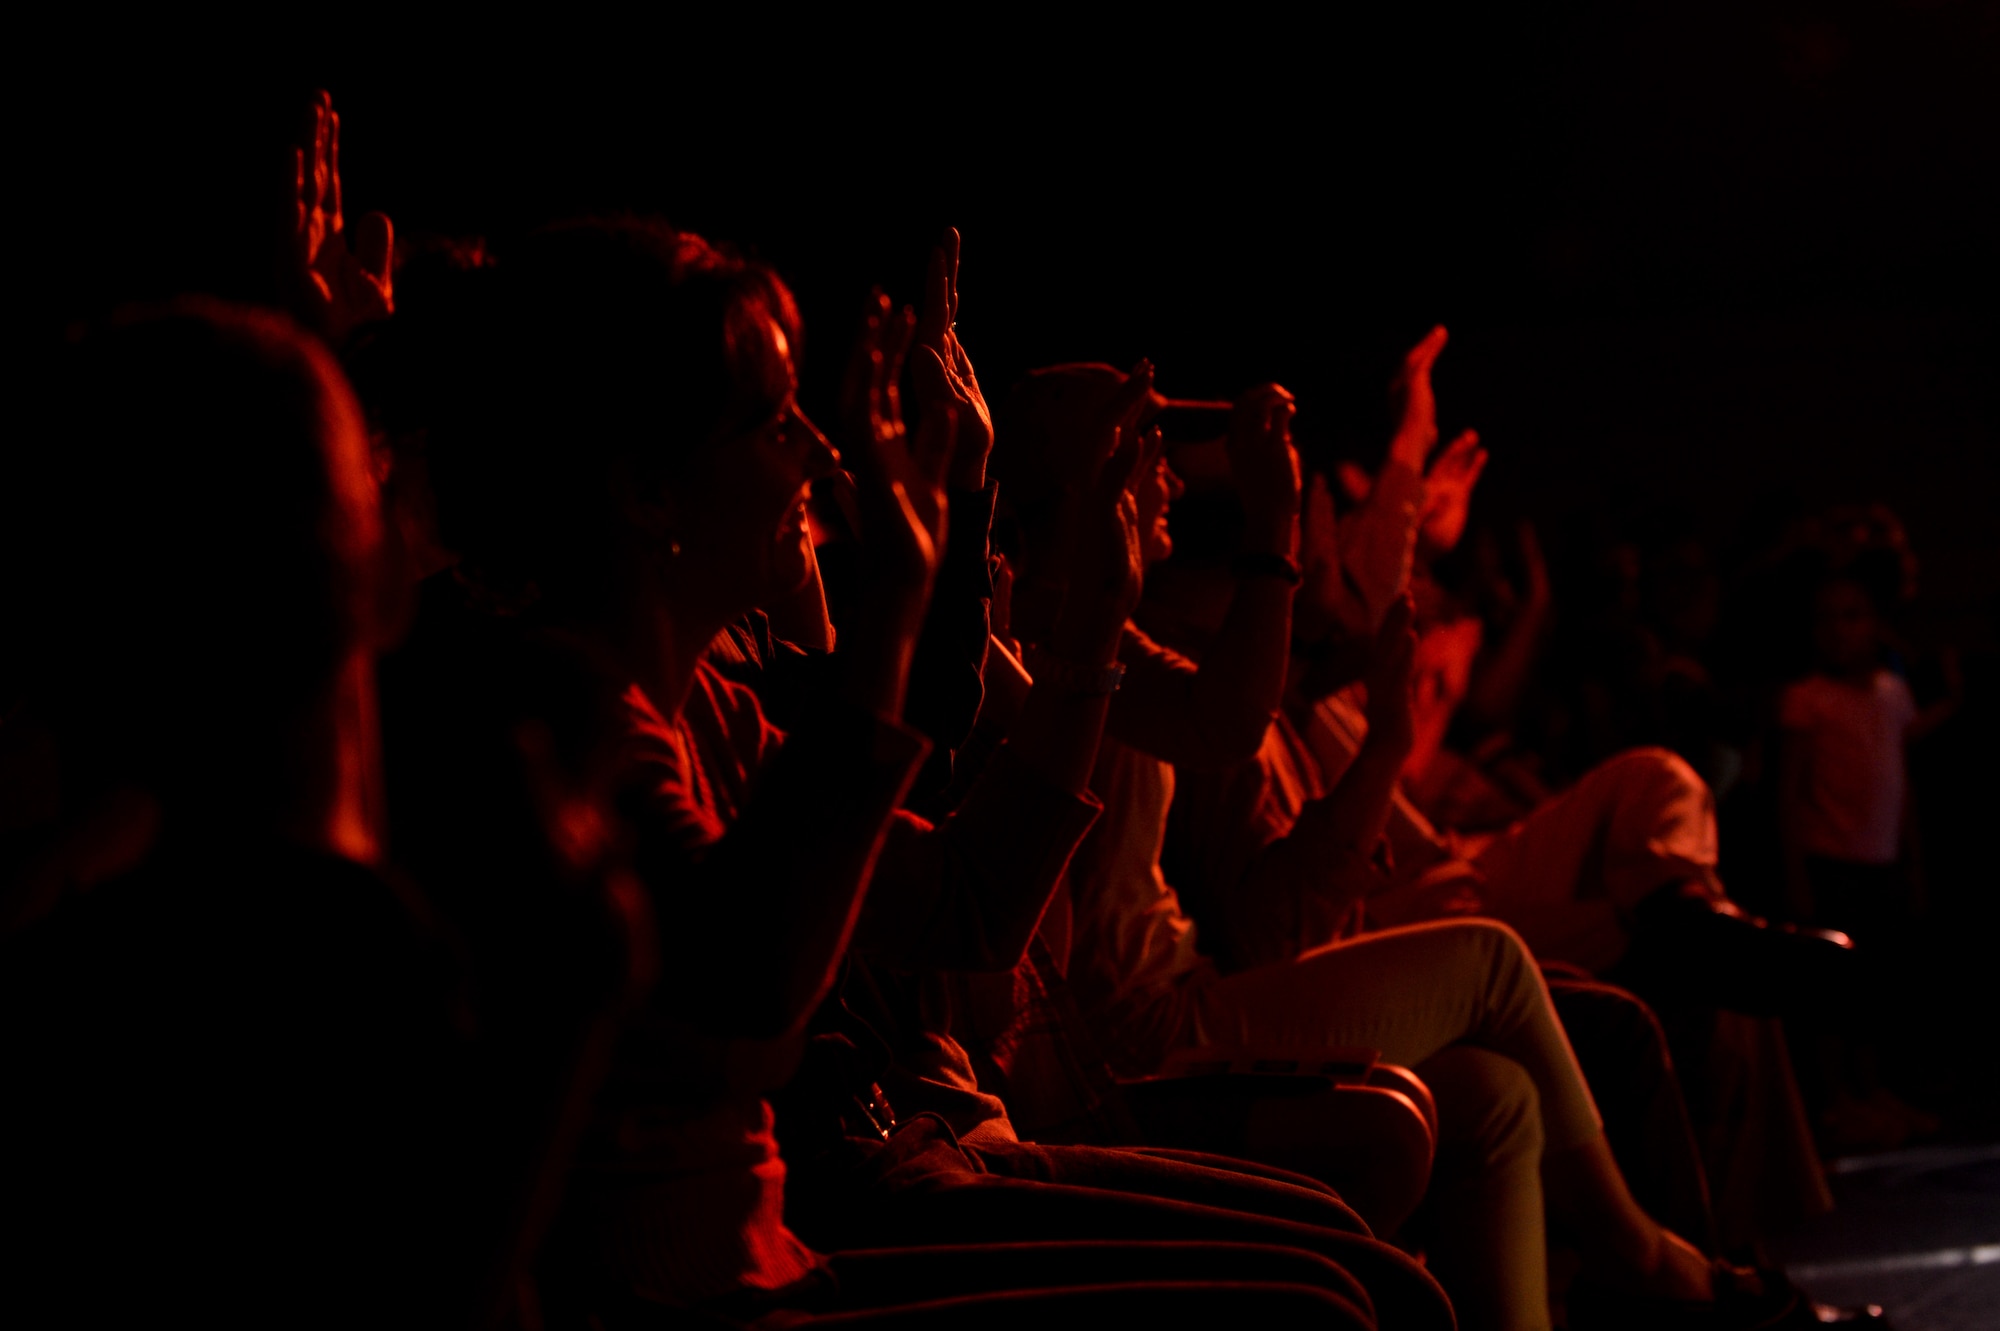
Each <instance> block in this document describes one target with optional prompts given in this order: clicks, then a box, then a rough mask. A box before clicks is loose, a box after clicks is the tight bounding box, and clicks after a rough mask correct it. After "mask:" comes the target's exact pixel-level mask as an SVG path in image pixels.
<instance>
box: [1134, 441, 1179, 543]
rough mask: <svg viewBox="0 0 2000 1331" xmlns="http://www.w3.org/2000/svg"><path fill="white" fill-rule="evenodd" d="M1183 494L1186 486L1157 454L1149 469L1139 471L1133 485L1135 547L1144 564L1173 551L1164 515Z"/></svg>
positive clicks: (1163, 457)
mask: <svg viewBox="0 0 2000 1331" xmlns="http://www.w3.org/2000/svg"><path fill="white" fill-rule="evenodd" d="M1186 493H1187V486H1186V485H1184V484H1182V482H1181V478H1180V477H1179V476H1177V475H1175V474H1174V469H1173V467H1172V466H1171V465H1170V464H1169V463H1168V462H1167V459H1166V456H1165V455H1164V454H1162V455H1161V457H1160V459H1159V461H1157V462H1156V463H1154V464H1153V466H1152V469H1151V470H1150V471H1146V472H1142V474H1141V475H1140V477H1139V480H1138V482H1137V483H1136V484H1135V485H1134V486H1133V498H1135V499H1137V500H1138V501H1139V548H1140V550H1141V552H1142V553H1143V554H1144V555H1145V559H1146V567H1148V568H1151V567H1152V566H1153V565H1155V564H1158V563H1161V562H1163V561H1164V560H1165V559H1166V558H1167V557H1168V556H1170V555H1172V554H1173V552H1174V538H1173V536H1172V534H1171V533H1169V532H1168V530H1167V514H1168V511H1169V510H1170V509H1172V507H1173V504H1174V501H1175V500H1176V499H1179V498H1180V497H1181V496H1182V495H1184V494H1186Z"/></svg>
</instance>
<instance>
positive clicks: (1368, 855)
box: [1237, 597, 1416, 945]
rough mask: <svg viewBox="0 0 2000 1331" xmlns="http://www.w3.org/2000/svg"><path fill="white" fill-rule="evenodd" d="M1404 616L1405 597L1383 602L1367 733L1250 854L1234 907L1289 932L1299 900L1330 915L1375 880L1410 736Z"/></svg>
mask: <svg viewBox="0 0 2000 1331" xmlns="http://www.w3.org/2000/svg"><path fill="white" fill-rule="evenodd" d="M1411 619H1412V609H1411V606H1410V602H1409V599H1408V598H1407V597H1405V598H1404V599H1403V600H1401V601H1399V602H1398V603H1397V604H1396V605H1394V606H1391V607H1390V611H1389V616H1388V618H1387V619H1385V620H1384V621H1383V624H1382V632H1381V633H1380V635H1378V638H1377V643H1376V653H1375V665H1374V668H1373V669H1372V670H1371V671H1370V674H1369V680H1368V735H1367V738H1366V739H1365V740H1363V742H1362V744H1361V748H1360V751H1359V752H1358V753H1356V754H1355V756H1354V761H1353V762H1352V763H1350V764H1349V765H1348V767H1347V770H1346V771H1345V772H1343V773H1342V774H1341V776H1340V780H1339V783H1338V784H1337V785H1336V786H1335V787H1334V788H1333V790H1332V791H1330V792H1329V793H1328V794H1326V795H1325V796H1323V797H1321V798H1319V799H1316V800H1314V801H1312V802H1311V803H1309V804H1307V805H1306V806H1305V808H1304V809H1303V810H1301V811H1300V813H1299V817H1298V820H1297V821H1296V822H1295V823H1294V824H1293V826H1292V830H1291V831H1290V832H1289V833H1287V834H1286V835H1285V836H1283V837H1281V838H1279V839H1278V840H1276V841H1273V842H1271V843H1270V844H1269V845H1268V846H1266V847H1264V849H1263V850H1262V851H1260V852H1259V853H1258V854H1257V855H1256V856H1255V857H1254V858H1253V859H1252V860H1251V862H1250V864H1249V866H1248V867H1247V868H1246V870H1245V871H1244V875H1243V878H1242V881H1241V883H1240V884H1239V886H1238V889H1237V892H1238V894H1239V895H1240V897H1241V899H1242V901H1241V909H1242V911H1244V912H1246V913H1249V914H1253V915H1261V916H1265V917H1270V916H1272V915H1273V914H1274V913H1275V916H1276V918H1277V919H1278V920H1281V921H1284V922H1286V923H1288V924H1293V927H1292V928H1289V929H1288V930H1287V932H1288V933H1296V932H1299V930H1298V928H1297V925H1296V923H1295V922H1297V921H1302V920H1303V919H1305V917H1306V915H1307V914H1308V910H1307V907H1306V905H1305V904H1304V900H1303V899H1306V898H1310V899H1311V904H1310V912H1309V913H1310V914H1311V915H1312V916H1313V917H1315V918H1319V919H1330V918H1335V917H1338V916H1340V915H1343V914H1344V913H1345V912H1346V911H1347V910H1348V909H1349V908H1350V907H1352V906H1353V905H1354V903H1355V902H1357V901H1359V900H1360V899H1361V898H1362V897H1363V896H1364V895H1366V894H1367V893H1368V892H1369V891H1370V890H1371V889H1372V888H1377V887H1379V886H1381V885H1382V883H1383V881H1384V880H1383V878H1382V876H1381V875H1380V874H1379V873H1378V872H1377V871H1376V863H1377V860H1378V847H1379V845H1380V843H1381V840H1382V834H1383V829H1384V827H1385V826H1386V824H1387V822H1388V818H1389V806H1390V803H1391V801H1392V800H1393V799H1394V798H1395V794H1396V781H1397V777H1398V776H1399V775H1400V774H1401V772H1402V769H1403V763H1404V761H1405V760H1406V759H1407V758H1408V757H1409V752H1410V746H1411V744H1412V743H1413V741H1414V716H1413V709H1412V702H1411V697H1410V682H1411V678H1412V674H1413V664H1414V662H1413V657H1414V654H1415V650H1416V637H1415V635H1414V634H1413V633H1412V632H1411V627H1410V624H1411ZM1300 941H1302V942H1304V943H1305V944H1306V945H1310V943H1311V942H1312V941H1313V940H1311V939H1301V940H1300Z"/></svg>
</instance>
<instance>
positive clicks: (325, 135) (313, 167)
mask: <svg viewBox="0 0 2000 1331" xmlns="http://www.w3.org/2000/svg"><path fill="white" fill-rule="evenodd" d="M301 138H302V140H303V141H302V142H300V143H298V144H295V145H294V146H293V148H292V208H291V236H290V244H289V246H288V249H287V257H288V262H289V264H290V270H289V272H288V273H287V277H286V280H287V284H288V286H289V287H290V298H291V301H292V306H293V309H292V312H293V313H294V314H295V315H296V316H297V317H298V319H299V321H300V322H301V323H303V324H305V325H306V326H307V327H309V328H311V329H312V330H313V331H314V332H316V333H318V334H319V335H320V336H321V337H323V338H325V339H326V340H327V342H328V343H330V344H331V345H333V346H335V347H339V346H341V345H342V344H344V343H345V342H346V341H347V339H348V337H349V336H351V335H352V334H353V332H354V331H355V330H356V329H357V328H360V327H361V326H362V325H364V324H369V323H374V322H377V321H379V320H382V319H386V318H388V317H389V316H390V315H391V314H393V313H394V312H395V309H396V301H395V288H394V284H393V280H392V275H393V273H394V270H395V248H396V242H395V227H394V226H393V225H392V224H391V223H390V221H389V218H388V216H387V214H384V213H368V214H367V215H365V216H363V217H362V218H361V220H360V221H359V222H358V223H356V224H355V226H354V228H353V230H352V232H350V231H349V230H348V227H347V222H346V217H345V215H344V213H343V211H342V204H341V181H340V113H339V112H337V111H335V110H334V109H333V98H332V97H331V96H330V95H329V94H327V93H325V92H319V93H316V94H314V96H313V99H312V106H311V108H310V110H309V112H308V115H307V124H306V125H305V126H304V127H303V133H302V135H301Z"/></svg>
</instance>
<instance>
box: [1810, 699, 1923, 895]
mask: <svg viewBox="0 0 2000 1331" xmlns="http://www.w3.org/2000/svg"><path fill="white" fill-rule="evenodd" d="M1916 716H1917V703H1916V699H1914V698H1913V697H1911V696H1910V686H1909V685H1908V684H1906V683H1904V682H1903V678H1902V676H1900V675H1897V674H1895V673H1894V672H1892V671H1889V670H1877V671H1876V672H1875V673H1874V675H1873V676H1872V677H1870V679H1869V680H1868V682H1867V683H1866V684H1853V683H1848V682H1846V681H1843V680H1838V679H1830V678H1828V677H1827V676H1824V675H1813V676H1811V677H1809V678H1806V679H1802V680H1800V681H1799V682H1798V683H1796V684H1793V685H1790V686H1789V687H1787V688H1786V689H1785V691H1784V693H1783V694H1781V695H1780V696H1779V699H1778V724H1779V725H1780V726H1783V727H1784V728H1785V729H1786V730H1787V731H1790V732H1791V735H1790V738H1791V740H1792V741H1793V742H1796V743H1799V744H1803V745H1804V746H1805V753H1806V759H1805V808H1804V810H1803V811H1802V813H1801V815H1800V829H1799V830H1800V842H1801V845H1802V848H1803V849H1804V850H1805V852H1806V853H1807V854H1808V855H1819V856H1824V857H1826V858H1828V859H1835V860H1847V861H1850V862H1852V863H1858V864H1894V863H1895V862H1896V861H1897V860H1898V859H1899V858H1901V855H1902V832H1903V786H1904V781H1905V769H1904V765H1903V744H1904V741H1905V739H1906V738H1907V737H1908V735H1909V730H1910V723H1911V722H1912V721H1914V720H1915V719H1916Z"/></svg>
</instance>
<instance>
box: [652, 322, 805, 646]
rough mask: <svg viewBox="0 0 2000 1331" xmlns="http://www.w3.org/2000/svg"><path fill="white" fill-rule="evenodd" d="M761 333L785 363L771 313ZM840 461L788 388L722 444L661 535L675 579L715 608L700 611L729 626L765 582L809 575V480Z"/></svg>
mask: <svg viewBox="0 0 2000 1331" xmlns="http://www.w3.org/2000/svg"><path fill="white" fill-rule="evenodd" d="M763 323H764V331H765V334H766V336H767V337H769V338H770V340H771V343H772V345H773V346H774V347H775V348H776V351H777V354H778V355H779V356H780V357H781V358H782V359H783V360H784V362H785V364H786V366H787V368H788V370H789V367H790V365H791V348H790V344H789V342H788V341H787V339H786V337H785V334H784V330H783V329H781V328H779V327H778V325H777V323H776V321H775V320H771V319H766V320H764V321H763ZM839 468H840V454H839V453H837V452H835V451H834V448H833V446H832V445H831V444H829V443H828V442H827V441H826V436H825V435H823V434H821V433H820V431H819V429H818V427H816V426H815V425H814V424H813V423H812V422H811V421H810V420H808V419H807V418H806V415H805V413H804V412H802V411H800V410H799V406H798V402H797V400H796V398H795V396H794V395H793V394H792V393H787V395H786V397H785V400H784V402H783V404H782V405H781V406H780V407H779V409H778V410H777V411H776V412H775V413H773V414H772V416H771V418H770V419H768V420H767V421H765V422H764V423H763V424H762V425H761V426H759V427H758V428H757V429H755V430H753V431H751V432H750V433H748V434H746V435H744V436H742V437H740V438H738V439H735V440H731V441H729V442H728V443H725V444H724V445H723V446H722V447H720V448H719V449H717V450H716V452H715V455H714V460H713V462H712V464H711V465H710V467H709V468H708V469H707V474H706V475H704V476H703V477H702V478H701V482H700V483H699V485H698V487H696V489H697V492H695V493H689V494H687V495H685V496H675V497H674V498H675V499H678V500H679V502H674V503H672V507H673V508H674V509H676V510H678V511H677V512H676V513H675V515H674V516H675V517H676V518H678V519H680V520H679V521H678V522H676V523H675V524H674V529H673V530H671V531H670V532H669V533H668V536H669V539H670V541H671V542H672V543H674V544H678V545H679V546H680V547H681V548H680V552H679V553H678V554H675V553H673V551H672V545H671V544H670V545H669V549H668V558H669V567H670V568H672V567H673V566H674V565H676V564H679V565H685V568H684V569H675V570H674V582H675V583H676V585H677V587H679V588H681V589H683V591H684V594H685V595H687V596H689V597H699V598H700V599H702V600H704V601H707V602H709V603H710V605H712V606H713V610H712V611H711V613H710V615H707V616H704V618H719V622H722V623H727V622H728V621H729V620H730V619H733V618H735V616H737V615H739V614H742V613H743V612H744V611H745V610H748V609H750V608H751V607H753V606H755V605H756V604H757V603H758V601H759V600H760V599H762V598H763V597H764V596H765V595H766V594H767V592H768V591H769V590H770V589H772V588H784V589H786V590H792V589H796V588H797V587H798V586H799V585H800V584H801V583H803V582H804V581H805V578H806V574H807V571H808V570H807V564H806V549H807V542H808V541H809V540H810V537H809V536H808V534H807V530H806V526H805V521H804V516H805V501H806V495H807V492H808V490H809V488H810V487H811V485H812V483H813V482H814V481H815V480H818V479H820V478H821V477H823V476H831V475H833V473H834V472H836V471H838V470H839Z"/></svg>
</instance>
